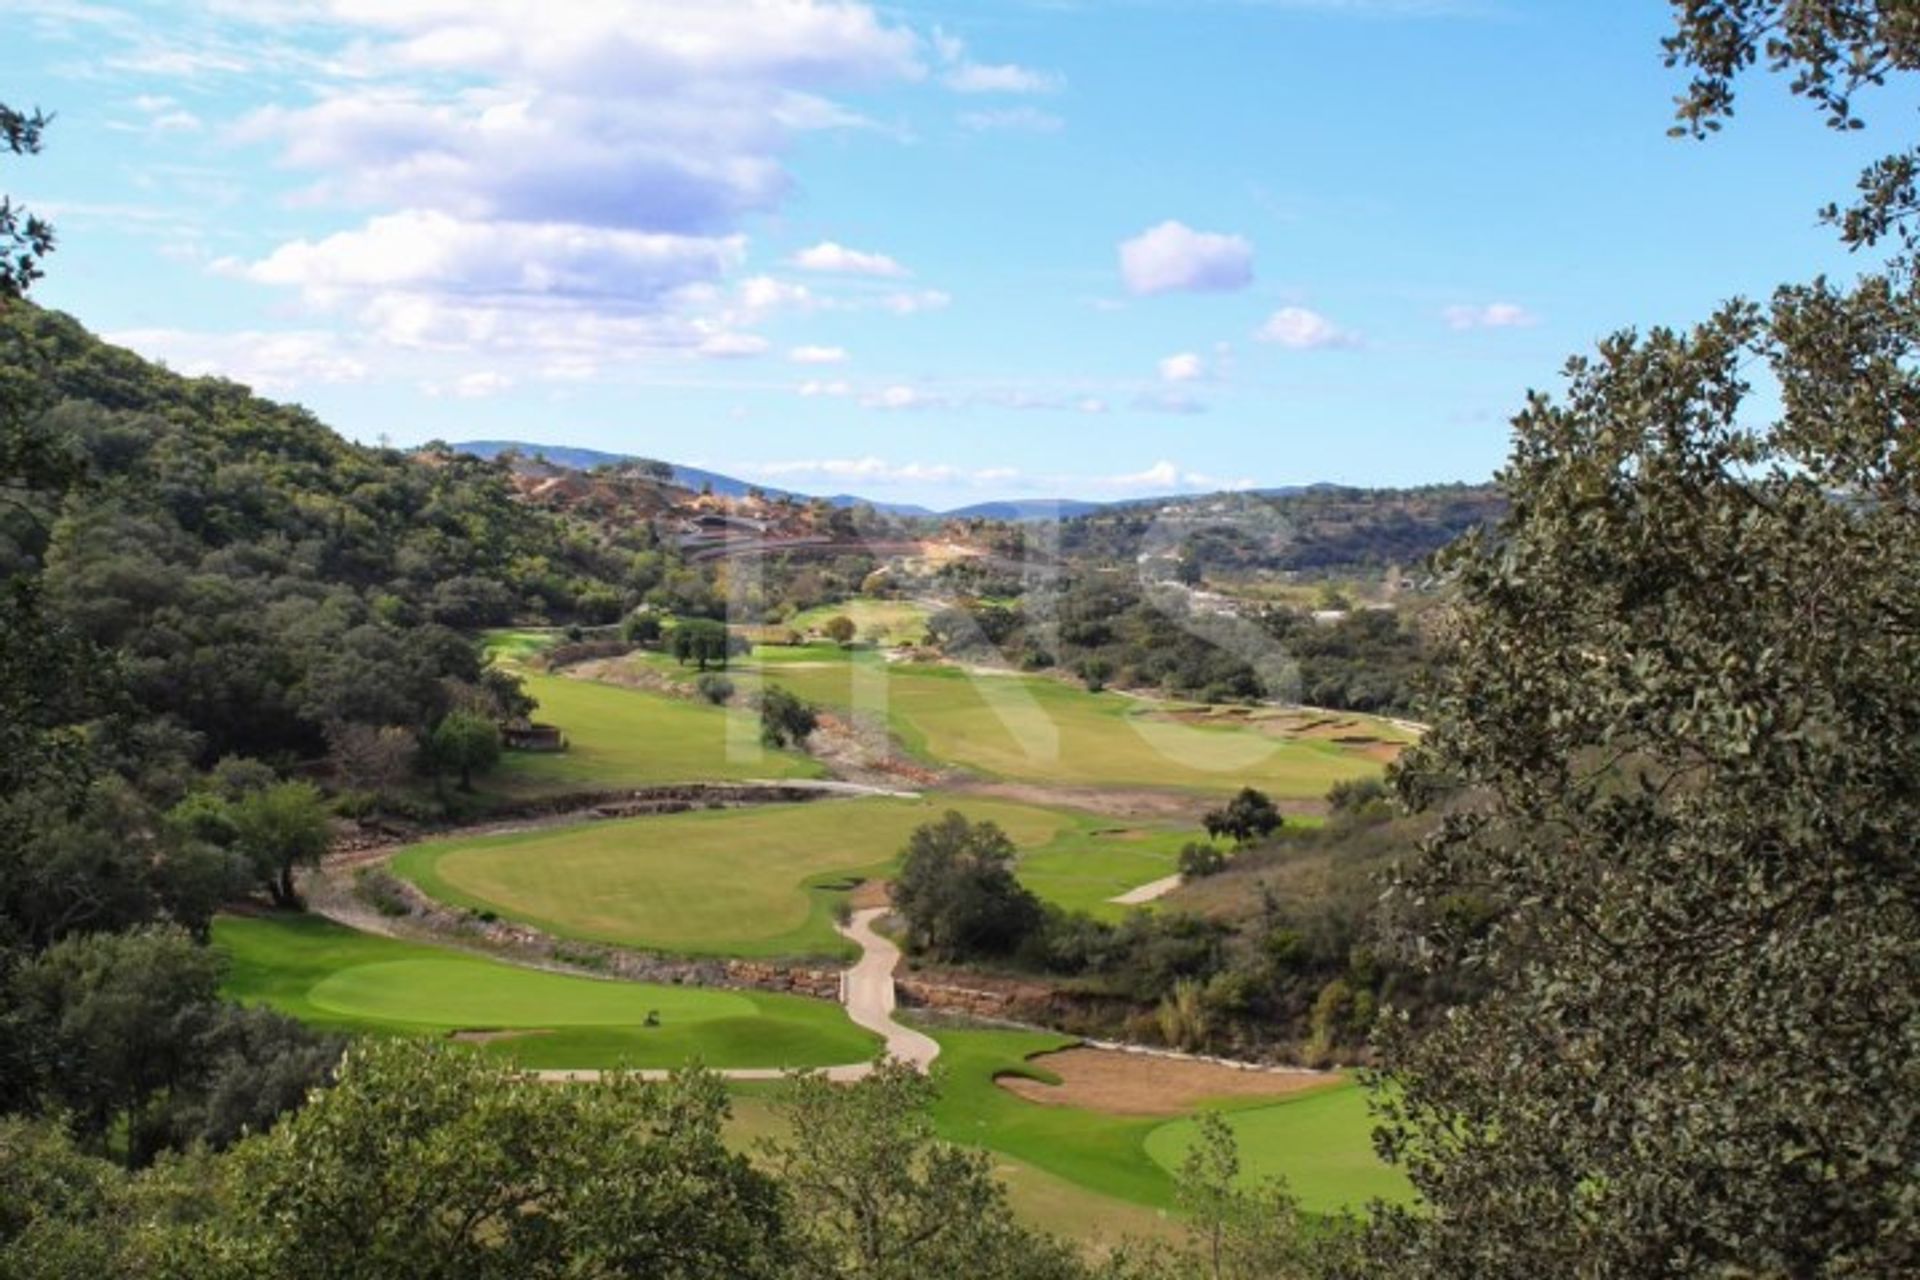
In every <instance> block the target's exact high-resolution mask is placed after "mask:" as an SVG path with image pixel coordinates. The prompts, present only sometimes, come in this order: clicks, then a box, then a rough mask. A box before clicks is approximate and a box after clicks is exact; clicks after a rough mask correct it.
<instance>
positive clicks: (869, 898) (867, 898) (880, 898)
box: [847, 880, 893, 911]
mask: <svg viewBox="0 0 1920 1280" xmlns="http://www.w3.org/2000/svg"><path fill="white" fill-rule="evenodd" d="M891 887H892V886H890V885H889V884H888V883H887V882H886V881H885V880H863V881H861V883H860V887H859V888H857V889H855V890H854V891H853V892H852V893H850V894H848V895H847V905H848V906H849V907H851V908H853V909H854V910H855V911H864V910H866V909H867V908H868V907H890V906H892V905H893V899H892V898H891V897H890V896H888V890H889V889H890V888H891Z"/></svg>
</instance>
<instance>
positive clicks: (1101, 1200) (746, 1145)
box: [726, 1086, 1185, 1244]
mask: <svg viewBox="0 0 1920 1280" xmlns="http://www.w3.org/2000/svg"><path fill="white" fill-rule="evenodd" d="M747 1088H752V1089H754V1090H756V1092H754V1093H751V1094H748V1093H746V1092H745V1091H744V1089H743V1088H742V1087H739V1086H736V1087H735V1088H734V1089H733V1090H732V1092H733V1099H732V1104H733V1114H732V1115H731V1116H730V1117H729V1119H728V1121H727V1133H726V1136H727V1142H728V1145H729V1146H731V1147H732V1148H733V1149H734V1150H736V1151H739V1152H741V1153H742V1154H745V1155H748V1156H754V1155H756V1154H757V1151H758V1144H759V1142H760V1140H762V1139H769V1138H770V1139H775V1140H781V1141H784V1140H786V1139H788V1138H789V1137H790V1136H791V1133H792V1130H791V1128H790V1126H789V1125H788V1124H787V1122H786V1119H785V1117H784V1116H782V1115H781V1114H780V1112H779V1110H778V1108H777V1106H776V1105H775V1103H774V1101H773V1099H772V1098H771V1097H770V1096H769V1095H768V1094H767V1093H765V1092H763V1091H761V1090H764V1086H747ZM993 1157H994V1159H993V1171H994V1174H995V1176H996V1177H998V1178H999V1180H1000V1183H1001V1185H1002V1186H1004V1187H1005V1188H1006V1189H1007V1202H1008V1204H1009V1205H1010V1206H1011V1207H1012V1209H1013V1213H1014V1216H1015V1217H1016V1218H1018V1219H1019V1220H1020V1221H1022V1222H1024V1223H1026V1224H1027V1225H1028V1226H1031V1227H1035V1228H1038V1229H1040V1230H1042V1231H1047V1232H1050V1233H1052V1234H1054V1235H1058V1236H1063V1237H1065V1238H1067V1239H1069V1240H1078V1241H1081V1242H1083V1243H1086V1244H1113V1243H1117V1242H1118V1241H1120V1240H1123V1239H1126V1238H1129V1237H1131V1238H1135V1239H1177V1238H1180V1237H1182V1236H1184V1234H1185V1228H1184V1227H1183V1226H1182V1225H1181V1224H1180V1222H1179V1220H1178V1219H1177V1218H1175V1217H1174V1216H1173V1215H1172V1214H1171V1213H1170V1212H1169V1211H1168V1210H1165V1209H1155V1208H1150V1207H1149V1206H1147V1205H1141V1204H1134V1203H1132V1202H1131V1201H1127V1200H1116V1199H1114V1198H1113V1197H1112V1196H1104V1195H1101V1194H1099V1193H1098V1192H1095V1191H1089V1190H1088V1189H1087V1188H1085V1187H1082V1186H1080V1185H1078V1184H1077V1183H1074V1182H1071V1181H1069V1180H1068V1179H1066V1178H1063V1177H1061V1176H1060V1175H1058V1174H1054V1173H1049V1172H1047V1171H1046V1170H1045V1169H1042V1168H1040V1167H1039V1166H1038V1165H1035V1164H1033V1163H1031V1162H1029V1161H1026V1160H1021V1159H1018V1158H1016V1157H1014V1156H1010V1155H1008V1154H1007V1153H1006V1152H1004V1151H996V1152H994V1153H993Z"/></svg>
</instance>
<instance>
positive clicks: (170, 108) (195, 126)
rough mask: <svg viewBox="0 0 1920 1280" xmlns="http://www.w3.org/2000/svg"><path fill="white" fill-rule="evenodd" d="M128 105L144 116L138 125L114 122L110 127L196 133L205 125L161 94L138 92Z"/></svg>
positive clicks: (142, 130) (157, 131)
mask: <svg viewBox="0 0 1920 1280" xmlns="http://www.w3.org/2000/svg"><path fill="white" fill-rule="evenodd" d="M130 105H131V106H132V107H133V109H134V110H136V111H138V112H139V113H140V114H141V115H142V116H143V117H145V118H144V120H142V122H141V123H140V124H138V125H121V124H114V125H111V126H110V127H112V128H116V129H121V130H137V131H140V132H145V133H198V132H200V130H201V129H203V128H205V127H206V125H205V123H204V122H203V121H202V120H201V119H200V117H199V116H197V115H195V114H194V113H193V112H191V111H189V110H187V109H186V108H185V107H183V106H181V105H180V104H179V103H178V102H176V101H175V100H174V99H172V98H169V97H166V96H164V95H162V94H152V93H143V94H139V95H138V96H136V97H134V98H132V99H131V100H130Z"/></svg>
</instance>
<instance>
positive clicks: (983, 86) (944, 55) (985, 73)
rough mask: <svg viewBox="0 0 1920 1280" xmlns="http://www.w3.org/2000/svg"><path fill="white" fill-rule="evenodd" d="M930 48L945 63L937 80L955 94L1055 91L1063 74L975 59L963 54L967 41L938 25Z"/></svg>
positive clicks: (1060, 82) (1061, 80)
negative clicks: (944, 71)
mask: <svg viewBox="0 0 1920 1280" xmlns="http://www.w3.org/2000/svg"><path fill="white" fill-rule="evenodd" d="M933 51H934V54H935V55H936V56H937V57H938V58H939V59H940V61H941V62H943V63H945V64H946V67H947V70H946V73H945V74H944V75H943V76H941V82H942V83H943V84H945V85H946V86H947V88H949V89H952V90H953V91H954V92H955V93H1058V92H1059V91H1060V90H1061V89H1063V88H1065V87H1066V77H1064V76H1062V75H1060V74H1059V73H1057V72H1053V71H1038V70H1035V69H1034V68H1032V67H1023V66H1020V65H1019V64H1018V63H1012V62H1001V63H986V62H975V61H974V60H973V59H971V58H969V57H967V42H966V41H964V40H962V39H961V38H960V37H958V36H956V35H954V34H953V33H951V32H949V31H946V30H944V29H942V28H940V27H935V28H934V29H933Z"/></svg>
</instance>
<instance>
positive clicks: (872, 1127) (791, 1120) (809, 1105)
mask: <svg viewBox="0 0 1920 1280" xmlns="http://www.w3.org/2000/svg"><path fill="white" fill-rule="evenodd" d="M935 1097H936V1092H935V1089H934V1086H933V1084H932V1083H931V1082H930V1081H929V1080H928V1079H927V1078H926V1077H925V1076H922V1075H921V1074H919V1073H918V1072H917V1071H915V1070H914V1069H913V1068H912V1067H910V1066H908V1065H907V1064H905V1063H901V1062H893V1061H883V1062H881V1063H880V1064H879V1065H878V1066H877V1067H876V1068H875V1070H874V1072H873V1074H872V1075H870V1076H868V1077H867V1078H866V1079H865V1080H862V1081H860V1082H859V1083H857V1084H853V1085H850V1086H849V1085H839V1084H833V1083H830V1082H828V1081H827V1079H826V1078H825V1077H824V1076H820V1075H810V1076H803V1077H801V1078H799V1079H797V1080H795V1081H793V1082H792V1083H790V1084H789V1085H788V1086H787V1087H786V1091H785V1093H784V1095H783V1096H782V1097H781V1100H780V1109H781V1111H782V1112H783V1113H784V1116H785V1119H786V1121H787V1128H788V1130H789V1132H790V1133H791V1134H792V1137H791V1138H789V1139H787V1140H784V1141H772V1142H768V1143H765V1144H764V1145H763V1149H764V1154H765V1157H766V1159H767V1162H768V1166H769V1168H771V1169H772V1170H773V1172H774V1174H775V1176H776V1177H777V1178H778V1179H779V1181H780V1186H781V1189H782V1191H783V1192H784V1194H785V1196H786V1198H787V1201H788V1203H789V1205H790V1206H791V1210H790V1214H789V1220H790V1222H791V1223H792V1230H793V1237H794V1245H795V1250H794V1267H793V1274H794V1275H795V1276H796V1277H798V1280H924V1278H925V1277H931V1276H968V1277H977V1278H978V1280H1015V1278H1016V1277H1017V1278H1019V1280H1054V1278H1055V1277H1059V1278H1060V1280H1066V1278H1067V1277H1073V1276H1078V1275H1081V1274H1082V1268H1081V1265H1080V1263H1079V1260H1078V1258H1077V1257H1076V1256H1075V1255H1074V1253H1073V1252H1072V1251H1071V1250H1070V1249H1068V1248H1066V1247H1065V1246H1063V1245H1061V1244H1059V1243H1058V1242H1056V1241H1053V1240H1049V1239H1047V1238H1045V1237H1042V1236H1038V1235H1036V1234H1034V1233H1032V1232H1029V1231H1027V1230H1025V1229H1023V1228H1021V1227H1020V1226H1018V1225H1017V1224H1016V1223H1015V1222H1014V1221H1013V1215H1012V1211H1011V1209H1010V1208H1009V1207H1008V1204H1007V1197H1006V1192H1005V1191H1004V1190H1003V1189H1002V1188H1001V1186H1000V1183H999V1181H998V1179H996V1178H995V1176H994V1173H993V1161H992V1158H991V1157H990V1156H988V1154H987V1153H986V1152H984V1151H979V1150H975V1149H971V1148H966V1147H958V1146H954V1145H952V1144H950V1143H946V1142H942V1141H941V1140H940V1139H939V1138H938V1137H936V1136H935V1134H934V1129H933V1120H932V1116H931V1114H930V1112H929V1108H930V1107H931V1106H932V1104H933V1102H934V1099H935Z"/></svg>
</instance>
